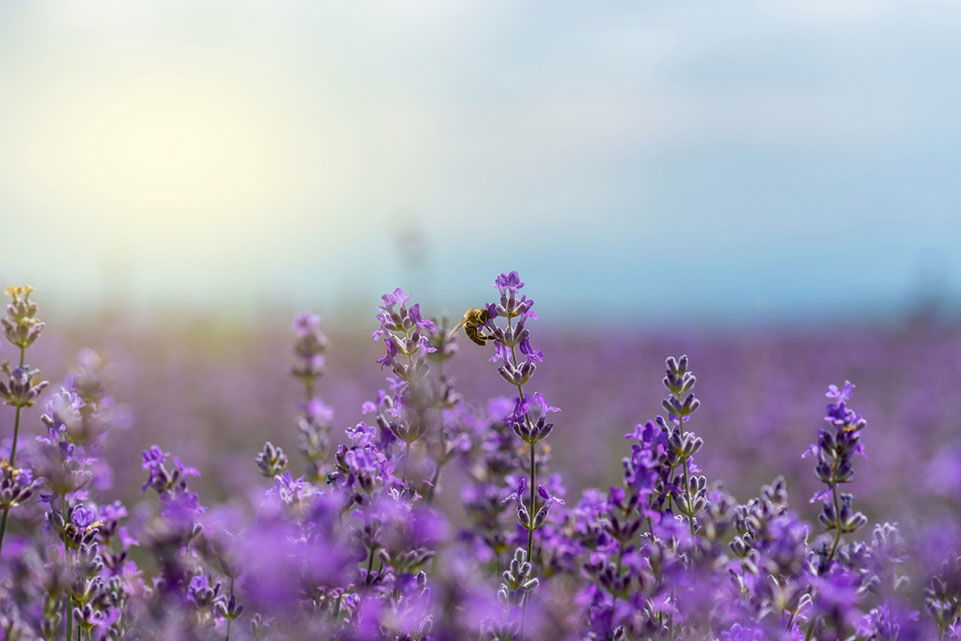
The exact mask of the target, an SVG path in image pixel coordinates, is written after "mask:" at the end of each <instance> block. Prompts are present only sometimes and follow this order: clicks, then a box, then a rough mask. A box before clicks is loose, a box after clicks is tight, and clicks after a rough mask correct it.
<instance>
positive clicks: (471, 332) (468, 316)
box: [450, 307, 492, 345]
mask: <svg viewBox="0 0 961 641" xmlns="http://www.w3.org/2000/svg"><path fill="white" fill-rule="evenodd" d="M490 318H491V315H490V312H488V311H487V310H486V309H482V308H480V307H474V308H472V309H468V310H467V311H466V312H464V318H462V319H461V321H460V322H459V323H457V325H456V326H455V327H454V329H452V330H451V331H450V335H451V336H453V335H454V334H456V333H457V330H459V329H460V328H461V327H463V328H464V333H465V334H467V338H469V339H471V340H472V341H474V342H475V343H477V344H478V345H484V344H486V343H487V341H489V340H492V337H491V336H487V335H485V334H482V333H481V331H480V330H481V328H482V327H483V326H484V324H485V323H487V321H489V320H490Z"/></svg>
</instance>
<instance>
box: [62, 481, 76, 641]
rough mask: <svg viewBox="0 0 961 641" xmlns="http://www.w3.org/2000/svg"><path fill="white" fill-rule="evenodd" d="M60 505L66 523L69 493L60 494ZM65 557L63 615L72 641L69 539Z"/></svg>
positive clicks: (64, 549)
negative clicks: (65, 587) (65, 580)
mask: <svg viewBox="0 0 961 641" xmlns="http://www.w3.org/2000/svg"><path fill="white" fill-rule="evenodd" d="M60 505H61V512H60V513H61V515H62V517H63V522H64V525H66V523H67V495H66V494H65V493H62V494H60ZM63 558H64V561H65V562H66V564H67V593H66V595H64V605H63V609H64V613H63V616H64V618H65V619H66V622H67V623H66V625H67V634H66V639H67V641H71V639H72V638H73V608H72V607H71V603H70V601H71V596H70V588H71V587H72V584H73V577H72V576H71V574H72V573H71V571H70V570H71V567H70V565H71V563H70V546H68V545H67V540H66V539H64V540H63Z"/></svg>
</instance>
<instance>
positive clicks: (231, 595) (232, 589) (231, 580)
mask: <svg viewBox="0 0 961 641" xmlns="http://www.w3.org/2000/svg"><path fill="white" fill-rule="evenodd" d="M229 598H231V599H233V598H234V577H232V576H231V577H230V597H229ZM228 614H230V616H229V617H227V638H226V639H225V641H230V624H231V623H233V622H234V617H233V613H232V612H229V613H228Z"/></svg>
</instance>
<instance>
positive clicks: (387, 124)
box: [0, 0, 961, 518]
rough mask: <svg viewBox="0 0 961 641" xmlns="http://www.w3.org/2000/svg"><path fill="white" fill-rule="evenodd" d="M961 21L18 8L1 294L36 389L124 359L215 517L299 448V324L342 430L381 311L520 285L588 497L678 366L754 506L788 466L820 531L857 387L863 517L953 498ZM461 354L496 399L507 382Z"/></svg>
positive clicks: (400, 7) (574, 7) (14, 9)
mask: <svg viewBox="0 0 961 641" xmlns="http://www.w3.org/2000/svg"><path fill="white" fill-rule="evenodd" d="M959 27H961V5H958V3H955V2H949V1H947V0H944V1H934V0H931V1H912V2H907V1H901V2H899V1H896V0H847V1H845V2H837V1H836V0H763V1H757V2H713V3H712V2H707V3H706V2H688V1H686V0H673V1H671V2H666V1H665V2H660V1H656V2H623V3H619V2H602V3H592V4H591V5H590V7H588V6H587V5H584V4H583V3H569V2H552V3H550V5H549V6H547V5H543V4H537V3H529V2H504V1H497V0H495V1H485V2H449V1H446V0H445V1H443V2H441V1H425V2H391V3H372V2H350V3H332V2H331V3H328V2H315V1H313V0H303V1H285V2H250V1H241V0H230V1H220V0H211V1H209V2H204V3H196V2H180V1H170V0H166V1H164V2H154V1H138V2H130V1H129V0H114V1H104V2H85V3H69V2H48V1H43V0H38V1H34V2H29V3H25V2H5V3H2V4H0V223H2V224H0V277H2V279H3V280H4V281H9V282H29V283H32V284H33V285H35V286H37V288H38V292H37V293H36V295H35V298H36V300H37V301H38V302H40V304H41V306H42V312H41V316H42V317H43V318H44V319H45V320H46V321H47V322H48V325H49V330H48V332H47V334H46V335H45V336H44V338H43V339H42V341H41V344H39V345H38V348H37V356H36V357H35V359H36V362H37V364H39V365H41V366H42V367H43V370H44V372H45V374H46V375H47V376H48V377H50V378H52V379H54V380H58V379H60V378H62V376H63V373H64V372H65V371H66V368H67V367H68V366H69V364H70V363H71V359H74V356H73V354H75V353H76V350H77V349H78V348H80V347H82V346H91V347H94V348H96V349H98V350H102V351H104V353H106V354H108V355H109V358H110V359H111V361H113V362H114V363H115V366H116V376H115V378H116V379H117V382H116V385H117V391H116V395H117V397H118V399H119V400H120V401H121V402H124V403H127V404H129V406H130V408H131V413H132V416H133V425H134V426H135V429H133V430H130V431H128V432H126V433H124V434H123V435H121V436H118V437H116V438H115V439H113V440H112V441H111V447H112V448H114V450H113V452H114V453H113V455H114V456H115V457H116V458H117V460H120V459H123V460H126V461H127V462H128V468H127V472H129V474H130V475H139V474H140V472H139V470H137V458H136V456H135V454H134V453H135V452H136V450H137V448H139V447H142V446H144V445H145V444H149V443H150V442H154V441H160V442H161V443H162V444H163V445H164V446H165V447H167V448H180V449H181V451H182V452H183V453H184V457H185V458H186V459H188V460H189V461H190V462H192V463H195V464H197V465H198V466H200V467H203V468H205V470H209V471H210V473H209V474H208V478H209V479H212V480H210V481H209V482H210V484H211V485H210V487H209V489H208V491H209V492H210V493H211V495H218V494H222V495H227V494H229V493H230V488H231V487H232V484H233V483H235V477H237V476H238V475H239V476H241V477H245V478H246V477H249V476H252V475H255V473H256V470H255V469H254V466H253V465H252V463H251V462H250V459H251V457H252V456H253V449H252V448H256V447H257V446H259V444H260V443H262V442H263V440H264V439H265V438H270V439H272V440H274V441H277V442H281V443H283V444H285V445H286V446H287V447H289V448H291V449H294V445H293V442H294V435H295V432H294V429H293V426H292V424H291V421H292V418H293V416H294V414H295V411H296V397H297V389H296V386H295V385H294V384H293V383H292V382H290V381H289V380H287V378H286V375H287V370H288V367H289V340H290V339H289V335H288V333H287V327H288V323H289V317H290V314H291V313H292V312H294V311H295V310H298V309H309V310H312V311H316V312H320V313H321V314H322V315H323V316H324V318H325V323H326V327H327V328H328V329H329V330H330V332H331V333H332V335H333V338H334V348H333V350H332V354H331V368H330V369H331V374H330V376H329V379H328V381H327V383H326V384H325V385H326V387H325V388H324V390H323V391H322V395H323V396H324V397H325V398H326V399H327V400H328V402H330V403H331V404H332V405H334V406H335V408H336V409H337V411H338V419H337V421H338V426H339V427H342V426H345V425H349V424H351V423H353V422H356V421H357V420H360V412H359V405H360V402H361V401H362V400H364V399H367V398H371V397H372V396H373V394H374V393H375V392H376V389H377V387H378V386H382V385H383V384H384V383H383V374H382V372H380V371H379V370H378V368H377V366H376V365H375V364H374V363H373V360H374V359H375V358H376V357H377V351H378V346H377V345H374V344H372V343H370V342H369V332H370V331H372V330H373V329H374V327H375V321H374V319H373V311H374V307H375V305H376V304H377V302H378V296H379V294H380V293H381V292H383V291H387V290H390V289H393V288H394V287H397V286H401V287H403V288H404V289H406V290H408V291H412V292H413V293H414V294H415V297H416V299H417V300H420V301H422V302H423V303H424V305H425V308H426V309H427V310H428V311H429V312H431V313H440V312H443V311H447V312H451V313H452V314H455V315H459V314H460V313H461V312H462V311H463V309H465V308H466V307H468V306H475V305H477V304H479V303H481V302H483V301H485V300H487V299H488V298H489V297H490V296H491V295H492V292H493V290H491V289H490V286H489V283H490V282H491V281H492V280H493V277H494V276H495V275H496V274H497V273H499V272H501V271H506V270H511V269H517V270H519V271H520V272H521V275H522V277H523V278H524V280H525V281H526V282H527V283H528V287H527V289H526V290H525V292H528V293H529V295H530V296H531V297H533V298H534V299H535V300H536V301H537V308H538V309H539V310H540V313H541V315H542V320H541V321H540V323H541V326H542V327H543V328H545V329H544V330H543V331H542V333H541V334H539V336H540V337H542V338H541V342H542V343H543V344H542V345H541V347H542V348H543V349H544V350H545V352H546V354H547V362H546V363H545V365H544V366H543V368H542V371H543V372H544V374H543V375H540V374H539V376H542V377H541V378H540V379H539V380H540V381H541V382H540V384H541V385H542V386H543V389H544V390H545V391H547V392H548V393H549V394H550V395H551V398H552V400H553V401H554V402H555V404H557V405H560V406H561V407H562V408H564V409H565V414H564V415H563V417H564V418H563V421H562V422H561V426H560V428H559V430H558V432H556V434H557V436H556V438H557V445H556V447H555V451H556V459H557V461H558V467H559V468H560V469H564V470H566V471H567V472H568V473H569V474H570V475H571V477H572V480H571V484H572V486H575V487H576V486H579V485H584V484H587V483H597V484H604V483H607V482H610V481H613V480H614V479H615V478H616V476H617V474H618V467H617V465H616V461H617V459H618V458H619V457H620V456H621V455H622V454H623V452H624V449H625V445H624V444H623V441H622V440H621V436H622V434H623V433H624V432H626V431H629V429H630V428H631V426H632V425H633V424H634V423H635V422H637V421H638V420H646V419H648V418H651V417H652V416H653V414H654V413H656V412H658V411H659V400H658V399H659V398H660V396H661V395H662V391H661V390H660V388H659V379H660V371H661V368H662V363H663V357H664V356H665V355H666V354H668V353H680V352H687V353H689V354H690V355H691V357H692V361H693V365H694V369H695V371H697V372H698V374H699V377H700V380H701V383H700V386H699V389H700V390H702V397H703V399H704V409H703V411H702V412H701V414H700V416H701V417H703V418H702V419H701V420H702V424H701V425H700V426H697V427H696V428H695V429H696V430H697V431H698V432H700V433H701V434H702V435H703V436H704V437H705V439H706V441H707V446H706V447H705V450H704V451H705V453H707V452H711V454H710V455H708V454H705V460H704V465H705V467H706V469H707V470H708V471H709V472H711V473H712V475H715V474H716V475H717V476H720V477H723V478H726V479H727V480H728V482H729V484H731V485H734V486H735V487H736V489H737V490H738V491H739V492H742V496H744V494H745V493H749V492H753V491H756V490H755V489H752V488H756V486H757V483H759V482H761V481H766V480H769V479H770V478H772V477H773V475H774V474H775V473H777V472H784V471H787V472H788V473H789V474H790V475H791V478H792V482H793V480H794V479H796V480H797V483H800V484H801V486H802V487H803V488H804V491H803V492H798V493H797V494H795V496H794V499H795V501H796V502H797V503H798V506H799V508H800V509H805V505H806V504H805V503H804V500H806V498H807V494H805V493H804V492H807V490H808V489H809V488H813V485H814V483H813V479H812V478H810V477H811V476H812V475H811V471H810V467H811V465H810V462H809V461H801V460H800V458H799V455H800V452H801V450H802V449H803V447H804V444H805V443H807V442H809V441H810V440H812V439H813V435H814V433H815V431H816V428H817V426H818V424H819V421H820V419H821V416H822V414H823V404H824V401H825V399H824V397H823V390H824V389H825V388H826V386H827V385H828V384H829V383H840V382H843V380H844V378H852V380H855V381H856V382H857V383H858V386H859V387H858V396H857V397H856V399H863V400H862V407H864V408H865V411H866V413H867V414H868V417H869V419H871V420H872V423H871V424H872V428H873V432H872V433H871V435H870V436H868V437H866V440H867V443H868V448H869V451H870V452H871V453H872V456H874V457H875V458H873V459H871V461H872V462H871V464H870V465H871V466H873V467H872V468H868V469H870V470H872V471H871V472H870V473H865V474H862V475H859V482H862V479H863V482H866V483H869V484H873V485H868V486H866V489H865V491H866V492H867V497H866V499H865V500H866V501H867V502H868V503H869V505H870V506H871V507H870V509H872V510H873V515H888V514H901V515H902V516H901V517H900V518H904V517H903V515H904V511H905V509H913V510H919V511H920V510H921V507H920V506H921V505H924V506H927V508H930V509H931V510H932V511H934V512H935V513H938V512H939V510H943V509H944V506H945V505H948V506H952V509H955V508H957V507H958V505H957V503H958V501H959V500H961V499H958V497H959V496H961V472H959V471H958V470H959V469H961V445H959V439H958V438H957V437H958V435H959V425H958V422H959V416H961V413H959V410H961V406H959V404H961V402H959V401H958V400H957V399H956V398H955V397H956V396H957V395H956V389H957V382H958V380H959V375H961V341H959V334H958V331H957V330H956V327H957V322H956V316H957V313H958V311H959V305H958V300H959V298H958V294H959V293H961V291H959V281H958V277H959V273H961V251H959V249H958V246H959V241H961V213H959V211H958V208H957V204H958V202H959V196H961V181H959V180H958V176H957V168H958V166H959V160H961V158H959V150H961V108H959V107H961V104H959V103H961V85H959V83H957V82H956V77H957V64H958V60H959V59H961V39H959V38H958V33H959ZM461 352H462V353H461V355H460V356H458V358H457V359H456V360H457V361H458V362H459V363H461V364H459V365H456V367H455V369H456V371H457V373H458V376H459V377H460V379H461V381H462V384H463V390H464V391H465V396H467V397H468V398H469V399H470V400H471V401H472V402H475V403H477V404H478V405H483V400H484V399H485V398H486V397H487V396H488V395H491V394H498V393H504V394H506V393H508V392H509V390H508V389H504V386H503V385H502V384H501V383H500V380H499V378H498V377H497V375H496V373H495V372H494V370H493V369H492V368H489V367H488V366H486V364H485V362H484V361H485V359H486V356H487V355H486V352H484V351H483V350H480V349H479V348H475V347H474V346H473V345H466V346H463V347H462V350H461ZM11 354H12V352H11V351H10V350H9V349H7V350H6V352H5V353H4V354H2V356H3V357H4V358H10V357H11ZM457 368H459V369H457ZM871 411H873V413H871ZM34 427H35V428H37V429H39V428H38V426H37V425H35V426H34ZM584 444H589V445H590V447H584ZM227 453H234V454H236V457H237V458H230V457H229V456H225V454H227ZM237 461H240V463H239V464H238V463H237ZM118 466H119V467H118V469H123V467H122V464H119V463H118ZM865 466H867V464H865ZM127 472H124V473H125V474H126V473H127ZM712 478H713V476H712ZM919 479H921V480H919ZM238 482H239V481H238ZM244 482H246V481H244ZM131 487H134V486H131ZM905 488H910V490H906V489H905ZM906 506H907V507H906ZM811 511H812V512H813V508H811Z"/></svg>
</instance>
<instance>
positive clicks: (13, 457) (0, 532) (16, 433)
mask: <svg viewBox="0 0 961 641" xmlns="http://www.w3.org/2000/svg"><path fill="white" fill-rule="evenodd" d="M26 352H27V350H26V348H24V347H23V346H21V347H20V367H23V362H24V358H25V356H26ZM22 412H23V406H21V405H17V411H16V413H14V415H13V443H12V444H11V445H10V467H15V464H16V461H17V440H18V439H19V438H20V414H21V413H22ZM9 516H10V506H7V507H5V508H3V516H2V517H0V552H2V551H3V538H4V536H6V534H7V518H8V517H9Z"/></svg>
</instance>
